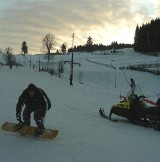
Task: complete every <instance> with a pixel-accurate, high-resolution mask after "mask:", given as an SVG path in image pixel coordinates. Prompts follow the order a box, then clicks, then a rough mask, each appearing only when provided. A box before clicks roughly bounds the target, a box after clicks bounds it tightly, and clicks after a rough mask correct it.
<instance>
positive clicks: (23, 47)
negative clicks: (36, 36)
mask: <svg viewBox="0 0 160 162" xmlns="http://www.w3.org/2000/svg"><path fill="white" fill-rule="evenodd" d="M21 49H22V52H23V53H24V55H25V54H27V53H28V47H27V43H26V41H23V42H22V48H21Z"/></svg>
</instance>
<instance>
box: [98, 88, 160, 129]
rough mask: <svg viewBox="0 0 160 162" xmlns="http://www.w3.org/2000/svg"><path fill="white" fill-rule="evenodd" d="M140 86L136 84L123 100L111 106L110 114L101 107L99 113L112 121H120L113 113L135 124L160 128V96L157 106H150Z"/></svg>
mask: <svg viewBox="0 0 160 162" xmlns="http://www.w3.org/2000/svg"><path fill="white" fill-rule="evenodd" d="M145 98H146V97H145V96H144V95H143V93H142V91H141V89H140V87H139V86H135V87H133V88H132V89H130V91H129V92H128V94H127V96H126V97H123V101H121V102H119V103H117V104H114V105H113V106H112V107H111V110H110V114H109V115H108V116H107V115H106V114H105V112H104V110H103V109H101V108H100V110H99V114H100V115H101V116H102V117H103V118H107V119H109V120H112V121H118V120H116V119H113V118H112V114H115V115H118V116H122V117H125V118H127V119H128V120H129V121H130V122H132V123H134V124H139V125H144V126H147V127H153V128H154V129H157V130H160V98H159V99H158V100H157V102H156V106H148V105H147V104H146V103H145V102H144V99H145Z"/></svg>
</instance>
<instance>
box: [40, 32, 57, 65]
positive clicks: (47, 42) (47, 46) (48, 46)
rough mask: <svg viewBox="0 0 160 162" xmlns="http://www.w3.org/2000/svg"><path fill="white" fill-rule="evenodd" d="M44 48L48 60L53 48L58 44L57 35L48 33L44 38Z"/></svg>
mask: <svg viewBox="0 0 160 162" xmlns="http://www.w3.org/2000/svg"><path fill="white" fill-rule="evenodd" d="M42 44H43V46H42V50H43V51H44V52H45V53H46V54H47V58H48V62H49V60H50V57H51V50H53V49H54V45H55V44H56V41H55V36H54V35H53V34H51V33H48V34H47V35H46V36H45V37H44V38H42Z"/></svg>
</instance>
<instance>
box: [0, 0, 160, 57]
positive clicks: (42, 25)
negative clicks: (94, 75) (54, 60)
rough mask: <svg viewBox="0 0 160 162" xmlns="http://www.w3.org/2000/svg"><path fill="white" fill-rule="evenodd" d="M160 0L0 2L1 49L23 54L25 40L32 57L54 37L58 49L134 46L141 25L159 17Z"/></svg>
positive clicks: (3, 0) (5, 0)
mask: <svg viewBox="0 0 160 162" xmlns="http://www.w3.org/2000/svg"><path fill="white" fill-rule="evenodd" d="M159 10H160V0H141V1H139V0H127V1H126V0H114V1H113V0H67V1H66V0H1V1H0V22H1V25H0V48H1V49H2V50H4V49H5V48H7V47H8V46H9V47H11V48H12V49H13V53H16V54H17V53H20V52H21V46H22V42H23V41H26V42H27V45H28V52H29V53H30V54H35V53H41V47H42V38H43V37H44V36H45V35H46V34H48V33H51V34H53V35H54V36H55V40H56V45H55V49H60V46H61V45H62V44H63V43H65V44H66V45H67V48H71V47H72V34H73V33H74V34H75V39H74V42H73V44H74V45H84V44H86V42H87V38H88V37H89V36H91V38H92V40H93V43H102V44H104V45H110V44H111V42H112V41H117V42H118V43H133V42H134V32H135V28H136V26H137V24H138V25H142V24H143V23H147V22H150V20H152V19H155V18H157V17H159Z"/></svg>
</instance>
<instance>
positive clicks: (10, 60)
mask: <svg viewBox="0 0 160 162" xmlns="http://www.w3.org/2000/svg"><path fill="white" fill-rule="evenodd" d="M4 54H5V55H4V59H5V61H6V64H7V65H9V66H10V69H12V65H13V64H14V63H15V57H14V56H13V51H12V48H11V47H7V48H6V49H5V50H4Z"/></svg>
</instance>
